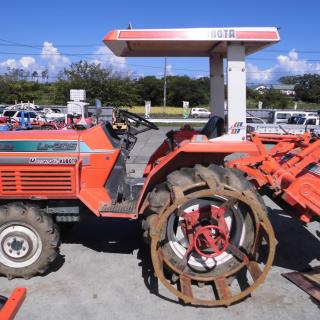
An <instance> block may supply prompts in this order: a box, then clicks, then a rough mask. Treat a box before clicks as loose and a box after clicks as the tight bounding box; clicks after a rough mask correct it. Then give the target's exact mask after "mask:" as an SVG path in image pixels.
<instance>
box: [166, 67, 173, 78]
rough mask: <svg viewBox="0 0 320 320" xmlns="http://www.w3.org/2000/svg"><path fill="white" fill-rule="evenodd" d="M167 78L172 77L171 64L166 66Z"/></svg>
mask: <svg viewBox="0 0 320 320" xmlns="http://www.w3.org/2000/svg"><path fill="white" fill-rule="evenodd" d="M166 69H167V76H173V75H174V73H173V71H172V64H167V68H166Z"/></svg>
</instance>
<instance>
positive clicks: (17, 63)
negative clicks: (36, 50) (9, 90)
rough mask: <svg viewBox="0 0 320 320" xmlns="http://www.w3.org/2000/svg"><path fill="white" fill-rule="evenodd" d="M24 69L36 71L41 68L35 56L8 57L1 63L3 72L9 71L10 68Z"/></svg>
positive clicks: (0, 68) (0, 67)
mask: <svg viewBox="0 0 320 320" xmlns="http://www.w3.org/2000/svg"><path fill="white" fill-rule="evenodd" d="M9 68H10V69H23V70H25V71H34V70H36V69H38V68H39V66H38V65H37V63H36V60H35V59H34V58H33V57H22V58H21V59H20V60H15V59H8V60H6V61H4V62H1V63H0V70H1V72H7V71H8V69H9Z"/></svg>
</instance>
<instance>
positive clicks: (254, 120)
mask: <svg viewBox="0 0 320 320" xmlns="http://www.w3.org/2000/svg"><path fill="white" fill-rule="evenodd" d="M246 119H247V120H246V121H247V123H257V124H259V123H260V124H264V123H265V121H264V120H262V119H261V118H258V117H248V116H247V118H246Z"/></svg>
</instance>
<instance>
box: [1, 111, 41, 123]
mask: <svg viewBox="0 0 320 320" xmlns="http://www.w3.org/2000/svg"><path fill="white" fill-rule="evenodd" d="M21 112H23V111H19V110H4V111H3V114H2V120H3V119H6V120H5V122H7V121H9V120H14V121H16V122H20V121H21ZM24 112H28V113H29V114H30V120H31V122H33V121H38V120H41V121H45V119H44V118H43V117H42V116H40V115H39V114H37V113H36V112H34V111H29V110H24Z"/></svg>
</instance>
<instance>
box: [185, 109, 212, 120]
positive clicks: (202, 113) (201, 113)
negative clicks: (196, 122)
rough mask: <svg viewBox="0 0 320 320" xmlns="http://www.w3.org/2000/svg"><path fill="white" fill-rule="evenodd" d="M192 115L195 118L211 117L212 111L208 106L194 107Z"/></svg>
mask: <svg viewBox="0 0 320 320" xmlns="http://www.w3.org/2000/svg"><path fill="white" fill-rule="evenodd" d="M190 115H191V117H193V118H209V117H210V115H211V112H210V111H209V110H208V109H206V108H192V109H191V112H190Z"/></svg>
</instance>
